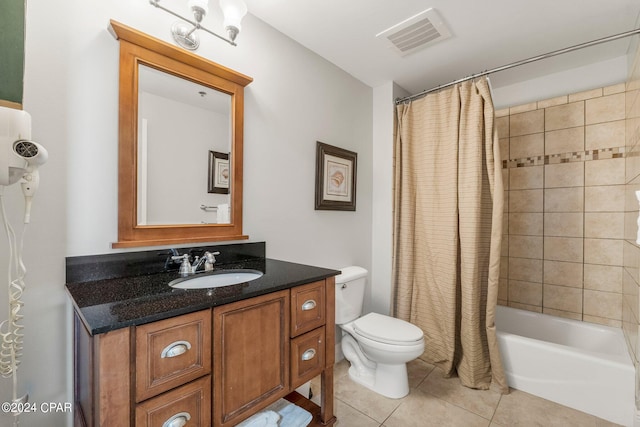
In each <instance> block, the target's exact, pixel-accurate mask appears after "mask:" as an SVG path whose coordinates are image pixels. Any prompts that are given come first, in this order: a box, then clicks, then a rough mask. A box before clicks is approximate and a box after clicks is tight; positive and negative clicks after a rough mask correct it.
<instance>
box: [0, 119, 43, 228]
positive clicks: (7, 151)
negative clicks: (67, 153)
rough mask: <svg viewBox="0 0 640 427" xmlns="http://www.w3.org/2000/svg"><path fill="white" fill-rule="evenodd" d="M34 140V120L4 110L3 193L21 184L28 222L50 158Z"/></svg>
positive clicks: (0, 126) (0, 141) (0, 125)
mask: <svg viewBox="0 0 640 427" xmlns="http://www.w3.org/2000/svg"><path fill="white" fill-rule="evenodd" d="M30 138H31V116H30V115H29V113H27V112H26V111H21V110H14V109H11V108H6V107H0V191H3V190H4V188H3V187H4V186H7V185H12V184H15V183H16V182H20V184H21V186H22V192H23V193H24V198H25V214H24V222H25V223H28V222H29V219H30V216H31V201H32V199H33V195H34V194H35V192H36V190H37V189H38V185H39V183H40V175H39V173H38V167H40V166H42V165H43V164H44V163H45V162H46V161H47V158H48V157H49V155H48V153H47V150H46V149H45V148H44V147H43V146H42V145H40V144H38V143H37V142H33V141H31V140H30Z"/></svg>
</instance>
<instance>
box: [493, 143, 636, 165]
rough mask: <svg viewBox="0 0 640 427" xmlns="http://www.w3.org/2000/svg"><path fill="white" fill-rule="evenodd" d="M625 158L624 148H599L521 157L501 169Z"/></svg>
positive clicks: (505, 163)
mask: <svg viewBox="0 0 640 427" xmlns="http://www.w3.org/2000/svg"><path fill="white" fill-rule="evenodd" d="M623 157H625V147H614V148H599V149H597V150H586V151H573V152H568V153H560V154H547V155H545V156H536V157H523V158H521V159H510V160H503V161H502V169H512V168H524V167H528V166H542V165H556V164H559V163H571V162H584V161H587V160H604V159H619V158H623Z"/></svg>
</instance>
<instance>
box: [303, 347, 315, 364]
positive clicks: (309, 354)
mask: <svg viewBox="0 0 640 427" xmlns="http://www.w3.org/2000/svg"><path fill="white" fill-rule="evenodd" d="M314 357H316V351H315V350H314V349H312V348H310V349H309V350H307V351H305V352H304V353H302V357H301V359H302V360H303V361H305V362H306V361H307V360H311V359H313V358H314Z"/></svg>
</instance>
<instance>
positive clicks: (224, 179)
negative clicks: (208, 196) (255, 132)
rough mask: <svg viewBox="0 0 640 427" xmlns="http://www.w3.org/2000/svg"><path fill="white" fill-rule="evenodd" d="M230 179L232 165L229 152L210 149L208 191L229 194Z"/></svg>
mask: <svg viewBox="0 0 640 427" xmlns="http://www.w3.org/2000/svg"><path fill="white" fill-rule="evenodd" d="M230 181H231V167H230V163H229V153H220V152H218V151H211V150H209V176H208V180H207V182H208V185H207V188H208V192H209V193H216V194H229V182H230Z"/></svg>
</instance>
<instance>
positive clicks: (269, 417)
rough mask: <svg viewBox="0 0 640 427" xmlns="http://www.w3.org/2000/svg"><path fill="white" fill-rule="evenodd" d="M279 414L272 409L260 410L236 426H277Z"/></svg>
mask: <svg viewBox="0 0 640 427" xmlns="http://www.w3.org/2000/svg"><path fill="white" fill-rule="evenodd" d="M279 420H280V415H278V414H277V413H275V412H274V411H262V412H258V413H257V414H255V415H252V416H251V417H249V418H247V419H246V420H244V421H243V422H241V423H240V424H238V425H237V427H278V421H279Z"/></svg>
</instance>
